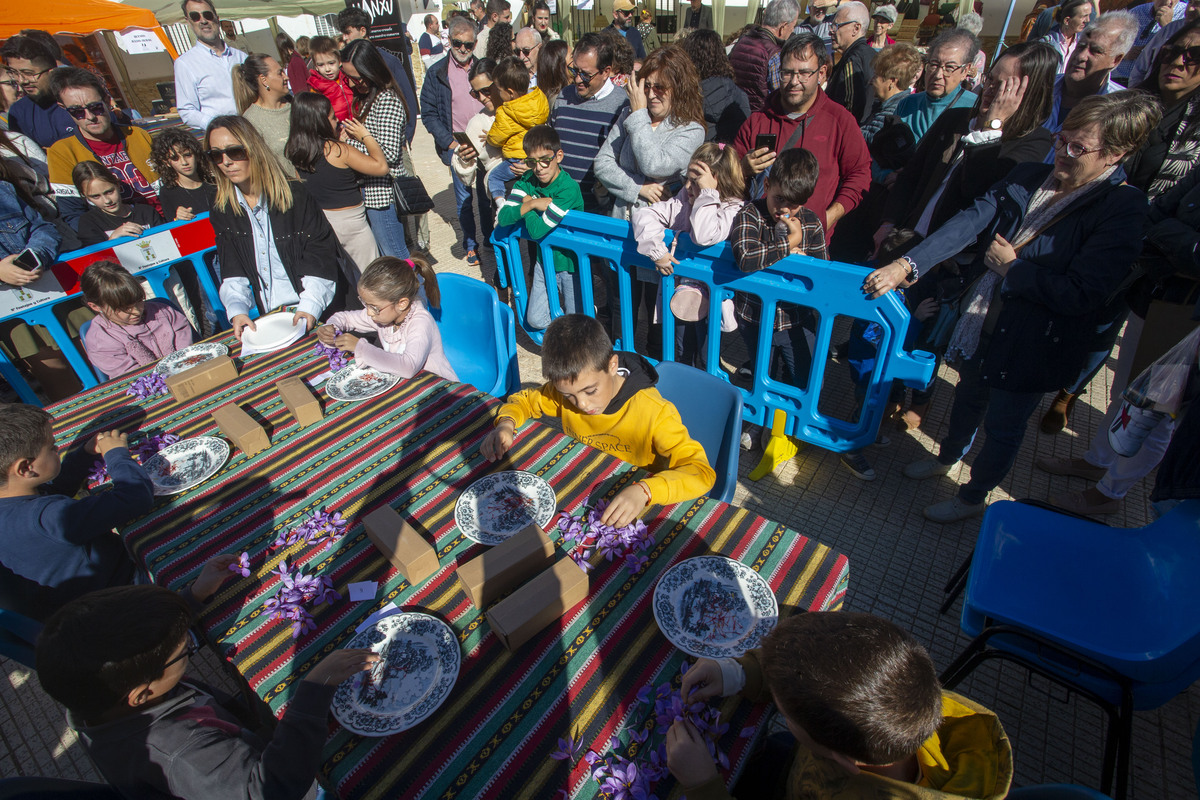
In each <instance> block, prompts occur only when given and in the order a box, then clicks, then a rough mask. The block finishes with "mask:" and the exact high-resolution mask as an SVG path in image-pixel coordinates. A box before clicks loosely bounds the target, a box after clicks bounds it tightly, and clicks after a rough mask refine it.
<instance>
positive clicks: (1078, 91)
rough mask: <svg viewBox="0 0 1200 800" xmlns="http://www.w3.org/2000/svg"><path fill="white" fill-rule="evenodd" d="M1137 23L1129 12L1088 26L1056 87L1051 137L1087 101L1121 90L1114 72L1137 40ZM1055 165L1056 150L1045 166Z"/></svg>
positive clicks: (1116, 13)
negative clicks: (1114, 78) (1068, 116)
mask: <svg viewBox="0 0 1200 800" xmlns="http://www.w3.org/2000/svg"><path fill="white" fill-rule="evenodd" d="M1137 32H1138V23H1137V19H1136V18H1134V16H1133V14H1130V13H1129V12H1128V11H1110V12H1108V13H1107V14H1101V15H1100V16H1099V17H1097V18H1096V19H1094V20H1092V21H1091V22H1090V23H1088V26H1087V27H1086V28H1084V29H1083V34H1082V35H1081V36H1080V37H1079V44H1078V45H1077V46H1076V47H1075V51H1074V52H1073V53H1071V58H1070V59H1069V60H1068V61H1067V68H1066V71H1065V72H1063V74H1062V75H1059V76H1058V80H1056V81H1055V83H1054V105H1053V106H1052V107H1051V110H1050V117H1049V118H1048V119H1047V120H1046V121H1045V122H1044V123H1043V127H1045V128H1046V130H1048V131H1050V132H1051V133H1058V132H1059V131H1060V130H1062V124H1063V120H1065V119H1066V118H1067V114H1069V113H1071V109H1072V108H1074V107H1075V105H1076V104H1077V103H1078V102H1079V101H1080V100H1082V99H1083V98H1085V97H1091V96H1092V95H1094V94H1111V93H1113V92H1116V91H1119V90H1120V89H1121V88H1122V87H1121V85H1120V84H1118V83H1114V82H1113V80H1112V78H1111V75H1112V72H1113V70H1114V69H1115V68H1116V67H1117V65H1119V64H1120V63H1121V61H1122V60H1123V59H1124V58H1125V54H1126V53H1127V52H1129V48H1130V47H1131V46H1132V45H1133V40H1134V37H1135V36H1137ZM1053 161H1054V150H1051V151H1050V153H1049V154H1048V155H1047V156H1046V163H1052V162H1053Z"/></svg>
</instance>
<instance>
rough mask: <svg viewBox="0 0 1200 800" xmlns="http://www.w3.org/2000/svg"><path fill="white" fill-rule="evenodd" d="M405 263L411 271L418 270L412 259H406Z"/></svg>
mask: <svg viewBox="0 0 1200 800" xmlns="http://www.w3.org/2000/svg"><path fill="white" fill-rule="evenodd" d="M404 263H405V264H408V268H409V269H416V268H417V265H416V264H414V263H413V262H412V259H411V258H406V259H404Z"/></svg>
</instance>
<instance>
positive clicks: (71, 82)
mask: <svg viewBox="0 0 1200 800" xmlns="http://www.w3.org/2000/svg"><path fill="white" fill-rule="evenodd" d="M67 89H94V90H95V92H96V94H98V95H100V99H101V100H103V99H105V98H106V97H108V90H107V89H105V88H104V83H103V82H101V80H100V79H99V78H97V77H96V75H95V73H92V72H89V71H88V70H86V69H84V68H83V67H59V68H58V69H56V70H54V72H51V73H50V92H51V93H52V94H53V95H54V99H55V100H57V101H58V102H60V103H61V102H62V93H63V92H65V91H66V90H67Z"/></svg>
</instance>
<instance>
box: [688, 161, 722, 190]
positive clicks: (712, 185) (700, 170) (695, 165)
mask: <svg viewBox="0 0 1200 800" xmlns="http://www.w3.org/2000/svg"><path fill="white" fill-rule="evenodd" d="M692 169H693V170H694V171H695V180H696V186H698V187H699V188H700V189H716V188H717V176H716V175H713V173H712V167H710V166H709V165H708V164H707V163H706V162H704V161H693V162H692Z"/></svg>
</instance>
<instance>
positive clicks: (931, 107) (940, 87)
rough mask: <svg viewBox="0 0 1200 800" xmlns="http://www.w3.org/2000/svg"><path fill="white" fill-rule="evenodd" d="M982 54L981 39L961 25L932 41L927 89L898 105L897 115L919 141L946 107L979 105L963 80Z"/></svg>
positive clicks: (926, 67)
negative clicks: (976, 58)
mask: <svg viewBox="0 0 1200 800" xmlns="http://www.w3.org/2000/svg"><path fill="white" fill-rule="evenodd" d="M978 53H979V40H978V39H976V38H975V37H974V36H973V35H972V34H970V33H968V32H967V31H964V30H962V29H960V28H956V29H954V30H950V31H946V32H945V33H942V34H939V35H938V36H937V37H936V38H935V39H934V40H933V41H932V42H930V44H929V52H928V54H927V55H926V56H925V68H924V73H925V91H924V92H921V93H920V94H914V95H910V96H908V97H906V98H904V99H903V100H901V101H900V105H898V106H896V116H898V117H899V118H900V120H901V121H902V122H904V124H905V125H907V126H908V128H909V130H911V131H912V133H913V139H914V140H916V142H917V144H920V143H921V137H922V136H924V135H925V131H927V130H929V128H930V127H931V126H932V125H933V123H934V122H936V121H937V118H938V117H940V116H941V115H942V113H943V112H944V111H945V110H946V109H948V108H966V107H968V106H973V105H975V101H976V100H978V99H979V96H978V95H977V94H975V93H974V92H972V91H971V90H970V89H968V88H967V87H966V86H964V85H963V79H964V78H966V77H967V72H968V71H969V70H971V69H973V67H972V65H973V64H974V63H975V56H976V55H978Z"/></svg>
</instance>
